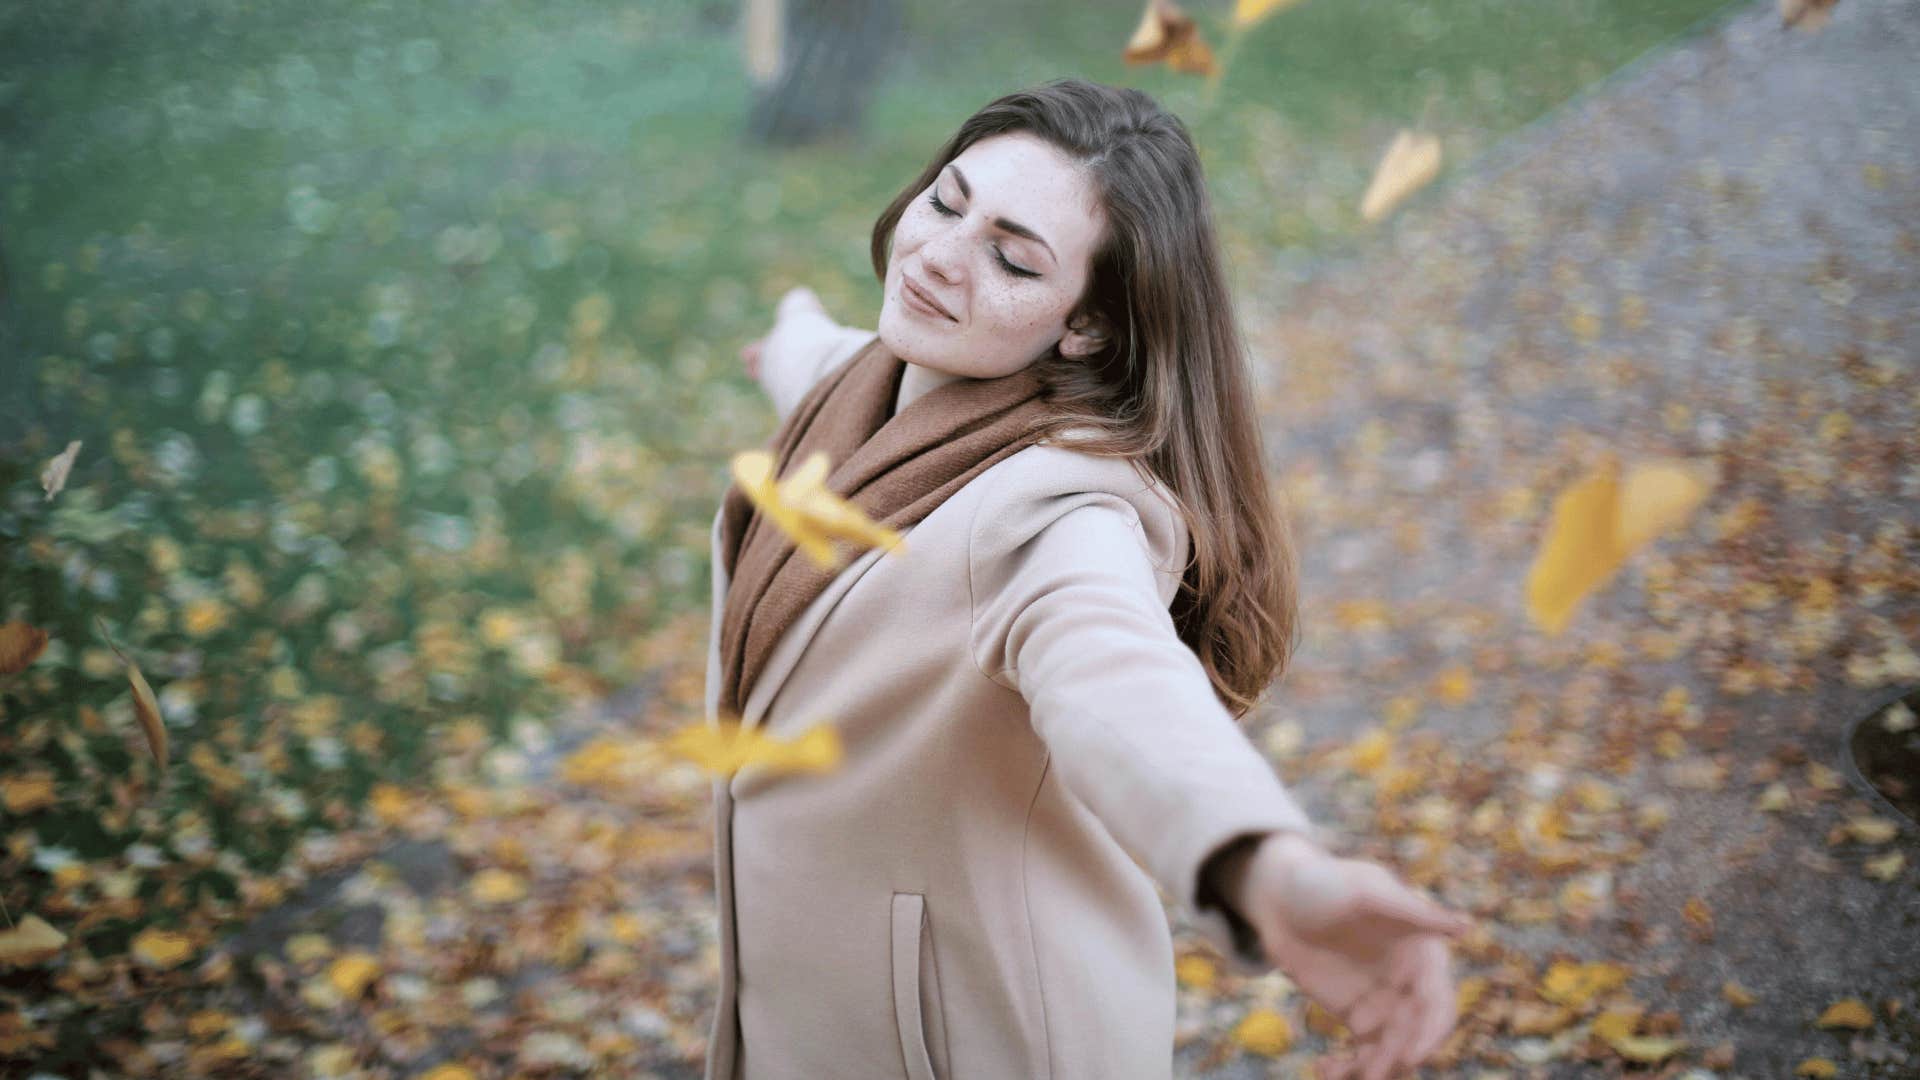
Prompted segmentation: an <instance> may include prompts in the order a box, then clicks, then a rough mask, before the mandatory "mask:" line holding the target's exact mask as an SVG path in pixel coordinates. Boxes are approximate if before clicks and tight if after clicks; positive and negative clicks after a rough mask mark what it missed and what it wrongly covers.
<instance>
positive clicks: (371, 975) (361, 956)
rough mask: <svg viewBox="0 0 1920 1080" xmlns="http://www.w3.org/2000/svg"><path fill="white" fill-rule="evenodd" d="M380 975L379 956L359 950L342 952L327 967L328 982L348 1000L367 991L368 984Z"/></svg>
mask: <svg viewBox="0 0 1920 1080" xmlns="http://www.w3.org/2000/svg"><path fill="white" fill-rule="evenodd" d="M379 977H380V960H379V958H378V957H376V956H374V955H373V954H371V953H366V952H360V951H357V950H356V951H354V952H350V953H344V954H342V955H341V956H340V957H339V959H337V960H335V961H334V962H333V963H332V964H331V965H329V966H328V967H327V982H328V983H329V984H331V985H332V986H333V989H334V991H335V992H336V993H338V994H339V995H340V996H341V997H343V998H346V999H347V1000H348V1001H352V1000H354V999H355V998H358V997H359V996H360V995H361V994H364V993H366V992H367V986H368V985H369V984H370V983H372V982H373V980H375V979H377V978H379Z"/></svg>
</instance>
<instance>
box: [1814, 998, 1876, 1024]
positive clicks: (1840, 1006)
mask: <svg viewBox="0 0 1920 1080" xmlns="http://www.w3.org/2000/svg"><path fill="white" fill-rule="evenodd" d="M1813 1026H1815V1027H1823V1028H1831V1027H1843V1028H1852V1029H1854V1030H1855V1031H1864V1030H1866V1029H1867V1028H1870V1027H1872V1026H1873V1010H1872V1009H1869V1008H1867V1005H1866V1002H1863V1001H1861V1000H1860V999H1859V998H1843V999H1841V1000H1839V1001H1836V1002H1834V1003H1833V1004H1831V1005H1829V1006H1827V1011H1826V1012H1823V1013H1821V1014H1820V1019H1818V1020H1815V1021H1814V1022H1813Z"/></svg>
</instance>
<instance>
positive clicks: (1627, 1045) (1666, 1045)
mask: <svg viewBox="0 0 1920 1080" xmlns="http://www.w3.org/2000/svg"><path fill="white" fill-rule="evenodd" d="M1607 1045H1608V1046H1611V1047H1613V1049H1614V1052H1615V1053H1617V1054H1619V1055H1620V1056H1621V1057H1623V1058H1626V1059H1627V1060H1628V1061H1637V1062H1639V1063H1640V1064H1642V1065H1658V1064H1659V1063H1660V1062H1662V1061H1665V1060H1666V1059H1668V1058H1670V1057H1672V1056H1673V1054H1674V1052H1675V1051H1677V1050H1679V1049H1680V1048H1681V1047H1683V1046H1685V1045H1687V1041H1686V1040H1685V1039H1659V1038H1653V1037H1651V1036H1626V1037H1624V1038H1617V1039H1608V1040H1607Z"/></svg>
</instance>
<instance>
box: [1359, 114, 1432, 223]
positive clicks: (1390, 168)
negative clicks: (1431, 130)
mask: <svg viewBox="0 0 1920 1080" xmlns="http://www.w3.org/2000/svg"><path fill="white" fill-rule="evenodd" d="M1438 175H1440V137H1439V136H1438V135H1429V134H1427V133H1425V132H1420V131H1410V130H1402V131H1401V132H1399V133H1398V134H1396V135H1395V136H1394V137H1393V142H1391V143H1389V144H1388V145H1387V152H1386V153H1385V154H1384V155H1382V156H1381V158H1380V164H1379V165H1378V166H1377V167H1375V169H1374V170H1373V181H1372V182H1371V183H1369V184H1368V185H1367V193H1366V195H1364V196H1363V197H1362V198H1361V199H1360V216H1361V217H1362V218H1364V219H1366V220H1367V221H1378V220H1380V219H1381V218H1383V217H1385V216H1386V215H1387V214H1388V213H1389V212H1390V211H1392V209H1393V208H1394V207H1396V206H1398V205H1400V203H1401V202H1402V201H1404V200H1405V199H1406V198H1407V196H1409V195H1412V194H1413V193H1414V192H1416V191H1419V190H1420V189H1421V188H1423V187H1426V186H1427V185H1428V184H1429V183H1431V182H1432V181H1433V178H1434V177H1436V176H1438Z"/></svg>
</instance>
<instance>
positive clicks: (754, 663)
mask: <svg viewBox="0 0 1920 1080" xmlns="http://www.w3.org/2000/svg"><path fill="white" fill-rule="evenodd" d="M906 367H907V366H906V362H905V361H903V360H901V359H900V358H899V357H898V356H895V355H894V354H893V353H892V352H891V351H890V350H888V349H887V348H886V346H885V345H883V344H882V343H881V342H880V339H879V338H877V337H876V338H874V339H873V341H872V342H870V343H869V344H868V345H867V346H866V347H864V348H863V349H861V350H860V352H858V353H856V354H854V356H853V357H852V358H851V359H849V360H847V361H846V362H845V363H842V364H841V365H839V366H838V367H837V368H835V369H834V370H833V371H832V372H829V373H828V374H827V376H826V377H825V378H823V379H821V380H820V381H819V382H818V383H815V384H814V386H813V388H812V389H811V390H809V391H808V392H807V395H806V396H805V397H803V398H801V399H800V403H799V404H798V405H796V406H795V407H794V410H793V412H792V413H791V414H789V415H788V416H787V418H786V421H785V422H784V423H782V424H781V425H780V427H779V429H778V430H776V431H775V432H774V433H773V437H772V438H771V440H769V442H768V444H767V449H768V450H769V451H771V452H772V454H773V456H774V475H775V476H776V477H780V478H784V477H785V476H786V475H787V473H788V470H789V469H790V468H791V467H792V466H794V465H796V464H797V463H799V462H801V461H804V460H806V458H807V456H808V455H809V454H811V453H813V452H814V451H816V450H824V451H826V454H827V461H828V465H829V470H830V471H829V473H828V476H827V482H826V486H827V490H829V491H831V492H833V493H834V494H836V495H839V496H840V497H841V498H844V499H847V500H848V501H850V502H852V503H853V504H854V505H856V506H858V507H859V508H860V509H861V510H863V511H865V512H866V514H867V516H868V517H870V518H872V519H873V520H874V521H876V522H878V523H880V524H882V525H885V526H887V527H888V528H891V529H905V528H906V527H907V526H909V525H913V524H915V523H917V522H918V521H920V519H921V518H924V517H926V516H927V515H928V514H930V513H932V512H933V509H934V508H935V507H937V506H939V505H940V504H941V503H942V502H944V501H946V498H947V496H949V495H952V494H953V493H954V492H956V491H958V490H960V488H961V486H962V485H964V484H966V482H967V481H969V480H971V479H973V478H974V477H975V476H977V475H979V474H980V472H982V471H983V470H985V469H986V468H987V467H988V466H990V465H992V464H993V463H994V462H996V461H999V460H1000V459H1001V458H1004V457H1006V456H1007V455H1009V454H1011V453H1013V452H1014V451H1016V450H1019V449H1021V448H1022V447H1025V446H1027V445H1029V444H1031V443H1033V442H1034V441H1036V439H1037V436H1036V435H1034V434H1031V433H1030V428H1031V427H1032V423H1033V421H1034V420H1035V419H1036V418H1038V417H1040V416H1041V415H1043V414H1044V413H1045V412H1046V409H1045V406H1044V404H1043V403H1042V401H1041V389H1042V387H1041V383H1040V380H1039V377H1038V376H1036V375H1035V374H1034V373H1033V368H1032V366H1031V365H1029V366H1028V367H1026V368H1022V369H1021V370H1019V371H1017V372H1014V373H1013V374H1011V375H1005V376H1002V377H1000V378H997V379H968V378H960V379H955V380H953V381H951V382H947V383H942V384H941V385H939V386H936V387H934V388H933V389H932V390H929V391H927V392H926V393H924V394H921V395H920V396H919V397H917V398H915V399H914V400H913V401H911V402H908V403H907V407H906V408H904V409H902V410H900V413H899V415H897V416H890V415H889V414H891V413H892V411H893V403H894V399H895V398H896V396H897V395H898V394H899V392H900V380H901V377H902V376H903V375H905V374H906ZM720 557H721V559H722V561H723V563H724V565H725V567H726V569H727V572H728V573H729V574H731V575H732V577H731V580H729V581H728V583H727V595H726V599H725V602H724V604H723V606H722V607H723V610H722V614H721V616H720V671H721V683H720V704H719V711H720V714H721V716H722V717H724V718H738V717H739V716H740V714H741V710H742V707H743V706H744V704H745V703H746V700H747V697H748V695H749V693H750V692H751V691H752V689H753V682H754V679H756V678H757V677H759V675H760V671H761V669H762V668H763V667H765V666H766V662H767V657H768V655H769V654H770V653H772V652H773V647H774V645H775V643H777V642H778V641H779V640H780V638H781V636H782V635H783V634H784V633H785V632H786V630H787V629H788V628H789V627H791V626H792V625H793V623H794V621H795V620H797V619H798V618H799V617H800V613H801V612H803V611H805V610H806V608H807V606H808V605H809V604H811V603H812V602H813V601H814V600H815V599H816V598H818V597H819V595H820V594H821V592H823V591H824V590H825V589H826V587H827V584H828V583H829V582H830V581H832V580H833V578H834V577H835V576H836V575H837V574H838V573H839V570H822V569H820V568H819V567H818V566H816V565H815V564H814V562H813V560H811V559H809V558H807V557H806V556H805V555H803V554H801V553H800V552H799V550H798V549H797V548H796V547H795V546H794V543H793V541H792V540H791V539H790V538H788V537H787V536H786V535H785V534H784V533H782V532H781V531H780V529H779V528H778V527H777V526H775V525H773V524H772V523H771V522H768V521H766V520H765V519H764V518H763V517H762V515H760V514H759V513H757V512H755V510H754V507H753V503H752V502H751V501H750V500H749V499H748V498H747V496H746V493H745V492H742V491H741V490H740V486H739V485H738V484H732V485H729V486H728V488H727V492H726V496H725V498H724V500H723V502H722V511H721V521H720ZM885 557H890V556H883V558H885ZM897 557H899V558H912V557H913V556H912V554H911V545H909V549H908V551H907V552H903V553H902V554H901V555H900V556H897ZM841 569H844V565H843V566H842V567H841Z"/></svg>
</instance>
